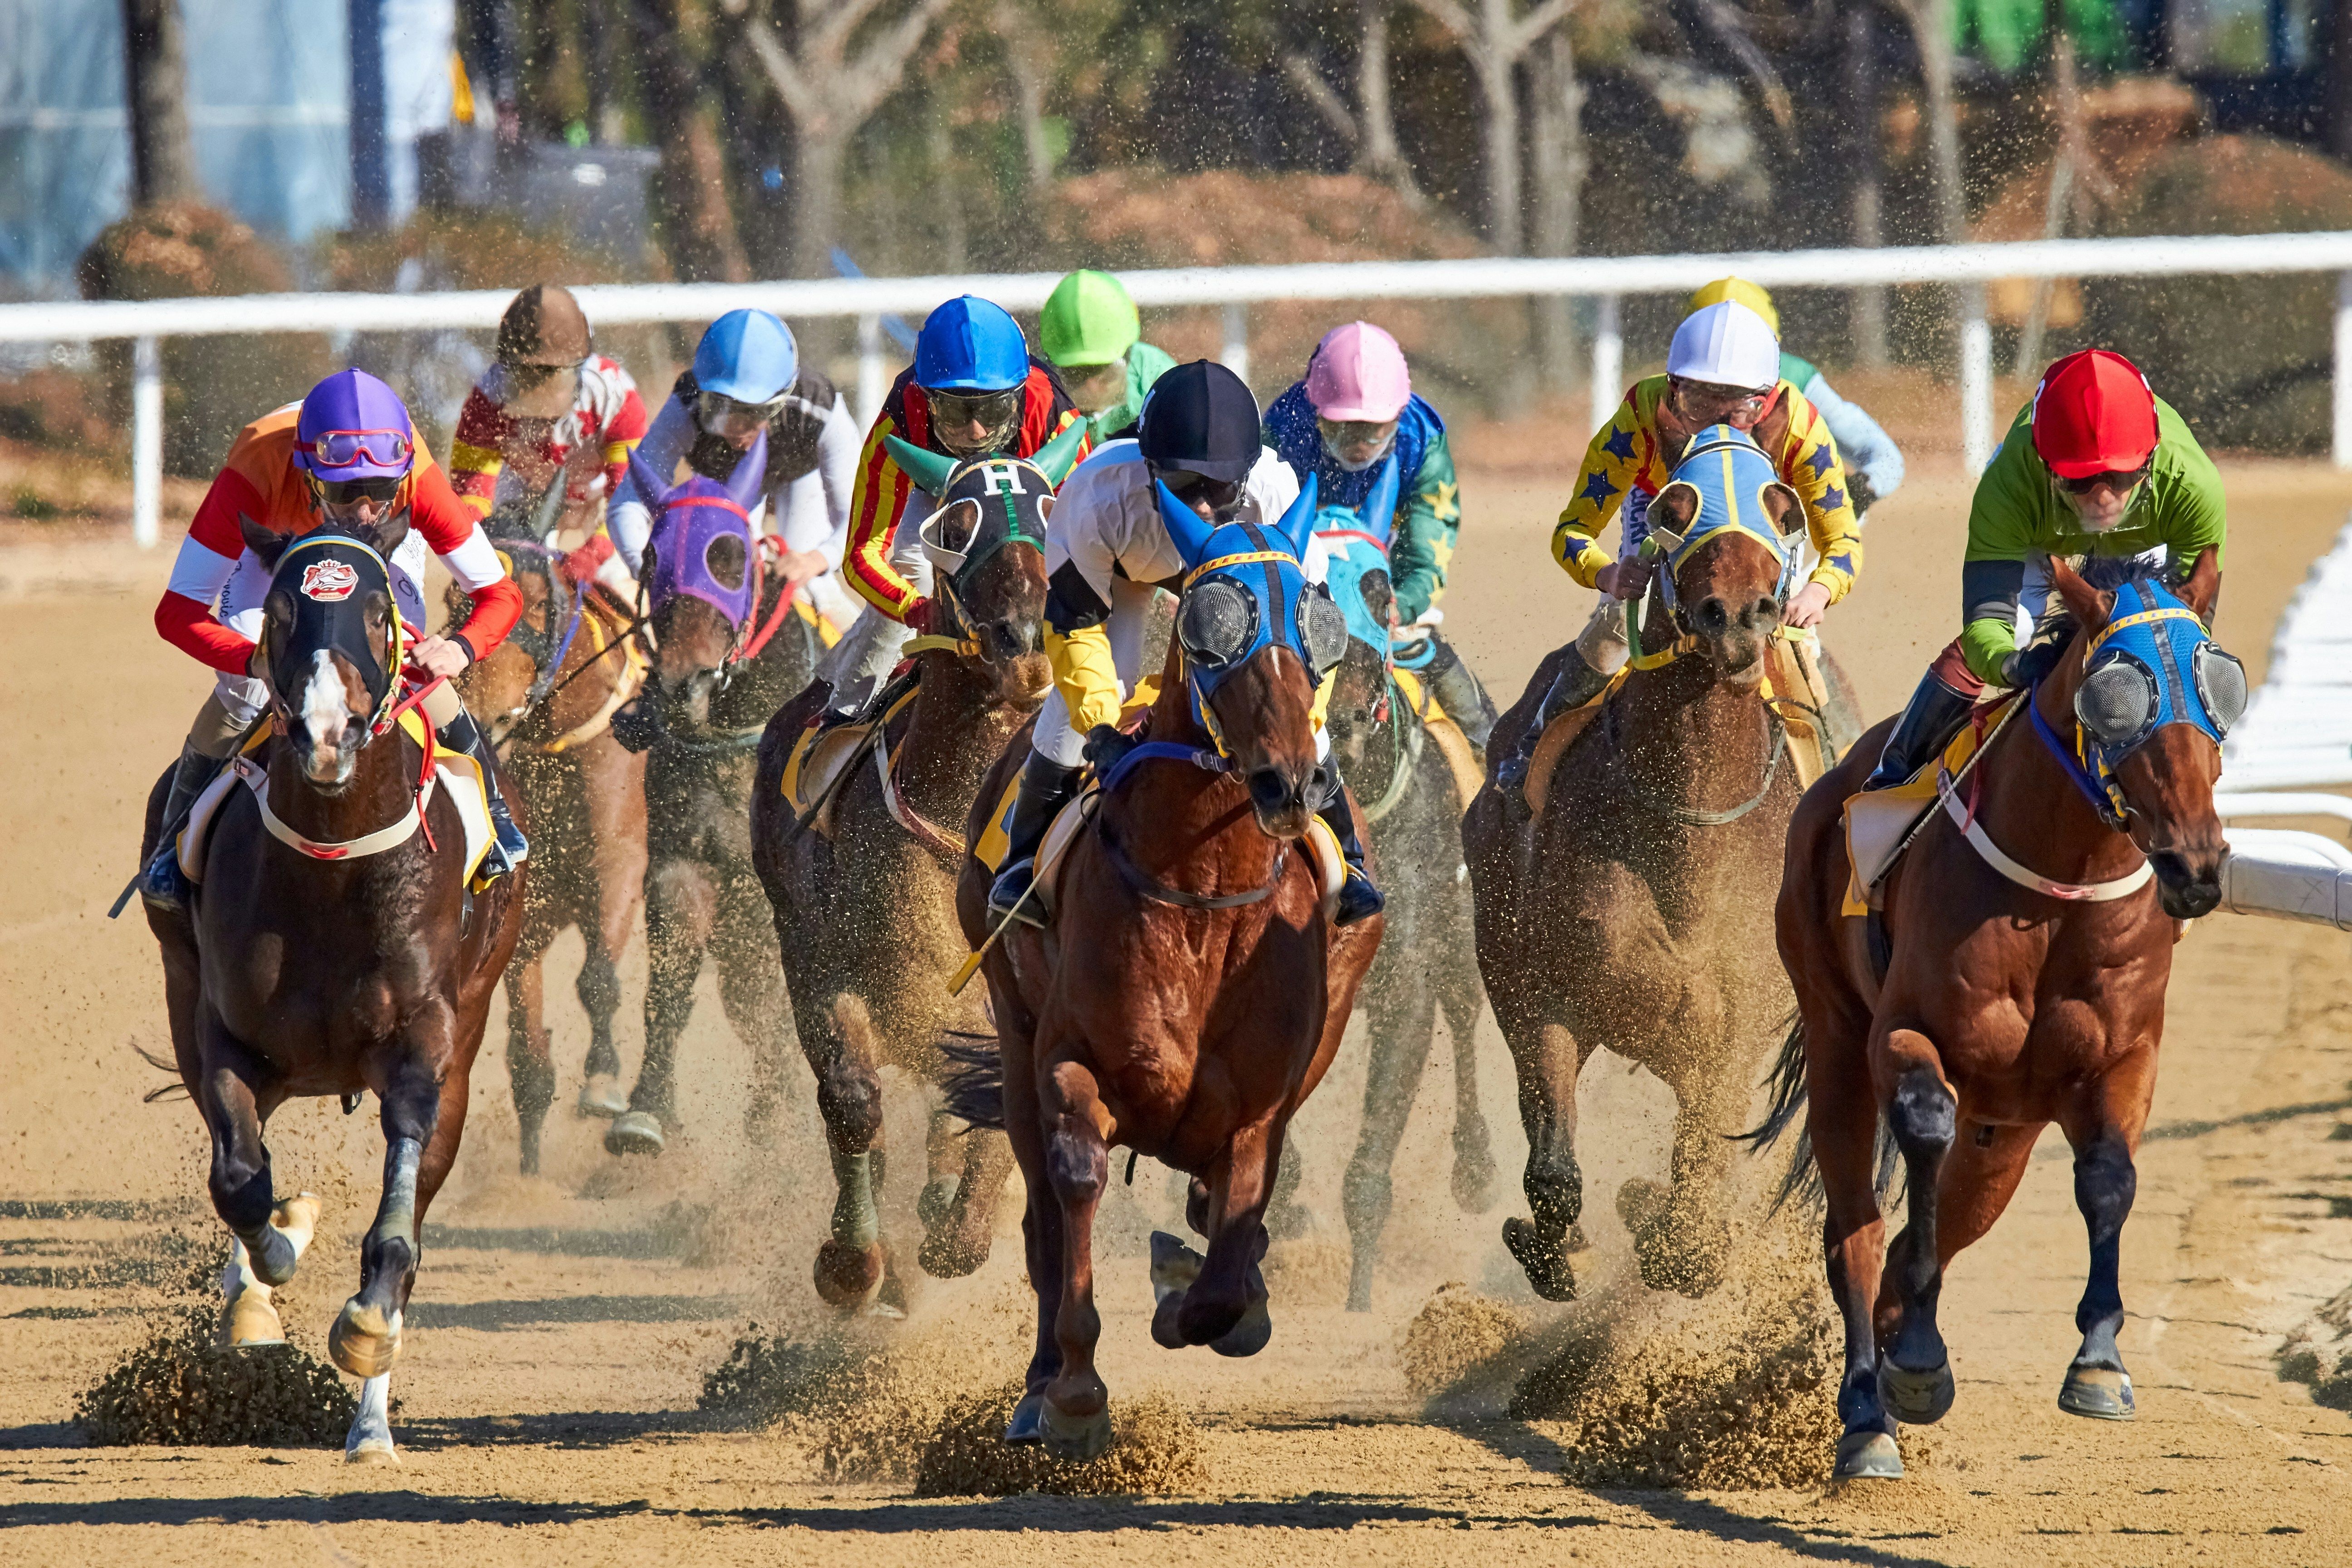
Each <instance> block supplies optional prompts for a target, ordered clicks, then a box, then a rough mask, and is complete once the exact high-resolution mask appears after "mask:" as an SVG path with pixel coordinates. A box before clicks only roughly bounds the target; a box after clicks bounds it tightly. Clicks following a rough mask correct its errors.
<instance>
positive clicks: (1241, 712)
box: [956, 484, 1381, 1459]
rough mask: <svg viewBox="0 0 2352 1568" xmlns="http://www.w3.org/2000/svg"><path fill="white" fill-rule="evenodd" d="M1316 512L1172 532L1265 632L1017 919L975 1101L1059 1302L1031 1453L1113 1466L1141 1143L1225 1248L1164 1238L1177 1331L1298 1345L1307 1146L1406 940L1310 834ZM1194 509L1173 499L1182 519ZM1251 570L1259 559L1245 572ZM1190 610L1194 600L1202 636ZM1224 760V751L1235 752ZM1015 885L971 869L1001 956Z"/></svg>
mask: <svg viewBox="0 0 2352 1568" xmlns="http://www.w3.org/2000/svg"><path fill="white" fill-rule="evenodd" d="M1302 506H1303V512H1302V510H1301V508H1294V509H1293V515H1292V516H1286V518H1285V520H1284V524H1283V526H1282V528H1280V529H1279V530H1276V529H1265V530H1259V529H1256V528H1255V527H1254V526H1251V527H1244V525H1236V524H1227V525H1226V526H1224V527H1223V528H1220V529H1217V530H1215V531H1210V530H1209V529H1208V528H1207V527H1206V526H1205V525H1201V524H1197V523H1195V524H1192V525H1189V528H1190V531H1191V532H1192V534H1194V535H1196V536H1197V537H1193V538H1190V539H1188V538H1187V535H1186V533H1185V532H1184V531H1180V529H1183V528H1185V527H1187V525H1185V524H1183V523H1182V522H1181V519H1176V520H1172V521H1171V535H1172V536H1173V537H1174V538H1175V539H1176V541H1177V542H1178V544H1179V547H1180V549H1181V551H1182V552H1183V554H1184V556H1185V558H1186V559H1187V560H1188V561H1190V562H1192V563H1193V577H1194V579H1195V580H1194V581H1192V582H1191V583H1189V584H1187V585H1186V590H1185V591H1186V593H1187V594H1188V595H1198V594H1199V593H1200V592H1201V590H1202V586H1203V584H1213V585H1215V587H1216V588H1217V590H1218V591H1219V592H1220V593H1221V594H1223V595H1226V596H1227V601H1228V604H1227V607H1231V605H1232V604H1233V603H1234V602H1237V600H1236V599H1235V595H1250V596H1252V597H1254V598H1255V599H1256V601H1257V607H1256V611H1255V616H1254V618H1253V619H1252V621H1251V623H1250V624H1251V626H1254V627H1255V630H1254V631H1252V632H1250V633H1248V634H1247V637H1248V638H1249V639H1254V640H1245V642H1244V646H1243V647H1240V648H1239V649H1234V648H1227V649H1224V650H1223V652H1221V654H1220V656H1219V662H1218V664H1217V666H1216V667H1215V668H1207V669H1204V668H1202V665H1201V664H1200V663H1199V662H1198V661H1197V660H1195V659H1192V658H1187V657H1186V656H1185V654H1184V652H1183V650H1182V648H1181V647H1179V648H1176V649H1172V650H1171V653H1170V656H1169V661H1168V665H1167V668H1166V670H1165V673H1164V674H1163V676H1162V679H1161V684H1160V696H1159V699H1158V700H1157V702H1156V703H1155V704H1154V705H1153V707H1152V708H1151V710H1150V718H1149V721H1148V729H1147V733H1148V734H1149V735H1150V741H1151V742H1152V744H1150V745H1149V746H1147V747H1145V748H1144V749H1142V750H1141V751H1139V752H1135V753H1132V754H1130V755H1129V756H1128V757H1127V758H1126V759H1125V760H1124V761H1123V762H1121V763H1118V764H1115V765H1113V766H1112V767H1111V769H1110V771H1109V773H1108V775H1107V776H1106V780H1105V783H1106V785H1107V787H1106V788H1105V789H1104V791H1103V792H1102V794H1101V795H1100V796H1099V797H1097V798H1098V799H1099V801H1100V805H1099V809H1098V810H1097V811H1096V813H1095V816H1094V817H1093V821H1092V825H1091V826H1090V828H1089V829H1088V830H1087V831H1085V832H1083V833H1082V834H1080V835H1079V837H1077V839H1076V842H1075V843H1074V844H1073V845H1072V847H1070V849H1069V851H1068V854H1067V856H1066V858H1065V860H1064V862H1063V864H1062V866H1061V868H1060V872H1059V879H1058V886H1057V889H1056V891H1055V898H1054V901H1053V916H1052V919H1051V921H1050V922H1049V923H1048V924H1047V925H1046V926H1045V928H1044V929H1043V930H1039V929H1035V928H1033V927H1030V926H1027V925H1024V924H1021V923H1019V922H1013V924H1011V925H1010V927H1009V928H1008V930H1007V932H1006V934H1005V935H1004V936H1003V938H1002V940H1000V941H999V942H997V943H996V944H995V945H994V946H992V947H990V948H989V949H988V950H987V952H986V959H985V963H984V966H983V968H984V973H986V974H987V976H988V988H989V996H990V1000H991V1003H992V1007H993V1011H994V1015H995V1019H996V1029H997V1037H998V1040H999V1042H1000V1048H999V1053H998V1055H997V1056H996V1058H994V1060H993V1062H992V1064H991V1066H990V1068H988V1069H986V1070H985V1071H983V1072H982V1073H981V1074H978V1075H976V1080H975V1082H974V1083H972V1084H968V1085H965V1086H962V1089H964V1090H968V1091H970V1092H960V1093H959V1096H958V1100H957V1103H958V1106H959V1108H960V1109H962V1110H967V1111H968V1112H969V1113H970V1119H971V1120H974V1121H982V1120H985V1119H987V1111H986V1110H985V1109H983V1107H984V1106H985V1104H986V1101H987V1100H989V1099H991V1098H997V1093H996V1091H997V1090H998V1089H1000V1087H1001V1098H997V1105H996V1108H995V1109H996V1110H997V1111H998V1112H999V1114H1000V1115H1001V1118H1002V1124H1003V1127H1004V1128H1005V1130H1006V1131H1008V1132H1009V1133H1010V1134H1011V1135H1012V1140H1013V1153H1014V1156H1015V1157H1016V1158H1017V1159H1018V1160H1019V1162H1020V1165H1021V1173H1022V1177H1023V1179H1024V1184H1025V1185H1026V1187H1027V1191H1028V1208H1027V1213H1026V1215H1025V1216H1024V1222H1023V1229H1024V1233H1025V1235H1026V1237H1027V1240H1028V1260H1029V1280H1030V1284H1031V1286H1032V1287H1033V1288H1034V1289H1035V1291H1036V1294H1037V1342H1036V1350H1035V1353H1034V1356H1033V1357H1032V1358H1031V1361H1030V1363H1029V1371H1028V1377H1027V1393H1026V1394H1025V1395H1024V1397H1023V1399H1022V1401H1021V1403H1020V1405H1018V1406H1017V1408H1016V1409H1015V1411H1014V1413H1013V1420H1012V1423H1011V1425H1010V1426H1008V1427H1007V1428H1006V1431H1005V1439H1006V1441H1008V1442H1014V1443H1032V1442H1040V1441H1042V1442H1043V1443H1044V1444H1045V1447H1046V1449H1047V1451H1048V1452H1049V1453H1052V1454H1053V1455H1055V1457H1057V1458H1068V1459H1084V1458H1092V1457H1094V1456H1095V1455H1097V1454H1099V1453H1100V1452H1102V1450H1103V1448H1104V1447H1106V1446H1107V1445H1108V1443H1109V1441H1110V1436H1111V1422H1110V1411H1109V1394H1108V1390H1107V1389H1106V1388H1105V1386H1104V1384H1103V1382H1102V1379H1101V1378H1100V1377H1099V1376H1098V1375H1097V1373H1096V1371H1095V1367H1094V1352H1095V1342H1096V1341H1097V1338H1098V1337H1099V1335H1100V1332H1101V1327H1102V1324H1101V1319H1100V1317H1099V1316H1098V1314H1097V1312H1096V1310H1095V1306H1094V1247H1093V1230H1094V1218H1095V1211H1096V1208H1097V1205H1099V1203H1100V1202H1101V1199H1102V1195H1103V1190H1104V1187H1105V1186H1106V1184H1108V1179H1109V1173H1110V1151H1111V1150H1112V1149H1114V1148H1116V1147H1118V1146H1119V1145H1122V1144H1123V1145H1125V1146H1126V1147H1128V1148H1129V1149H1130V1150H1132V1151H1134V1152H1136V1153H1138V1154H1149V1155H1150V1156H1151V1157H1152V1158H1154V1159H1156V1160H1159V1161H1160V1162H1161V1163H1165V1164H1167V1165H1170V1166H1172V1167H1173V1168H1175V1169H1177V1170H1180V1171H1183V1172H1185V1173H1189V1174H1190V1175H1191V1176H1192V1189H1191V1201H1190V1203H1189V1205H1188V1217H1189V1219H1190V1220H1191V1223H1192V1226H1193V1228H1194V1229H1195V1230H1197V1231H1199V1232H1201V1233H1202V1234H1203V1235H1205V1236H1206V1237H1208V1238H1209V1240H1208V1252H1207V1257H1206V1258H1205V1259H1203V1258H1200V1257H1198V1256H1196V1255H1194V1254H1192V1251H1191V1249H1190V1248H1188V1247H1184V1246H1183V1244H1182V1243H1181V1242H1179V1241H1178V1240H1177V1239H1176V1238H1175V1237H1168V1236H1155V1237H1154V1238H1153V1242H1152V1254H1153V1258H1152V1280H1153V1285H1154V1287H1155V1289H1157V1290H1158V1292H1159V1297H1160V1301H1159V1308H1158V1310H1157V1311H1156V1312H1155V1314H1154V1316H1153V1318H1152V1325H1151V1332H1152V1338H1153V1339H1154V1340H1156V1341H1157V1342H1159V1343H1160V1344H1161V1345H1163V1346H1166V1347H1168V1348H1170V1349H1180V1348H1181V1347H1183V1346H1186V1345H1199V1344H1206V1345H1211V1346H1213V1347H1214V1348H1215V1349H1216V1350H1217V1351H1218V1352H1220V1353H1222V1354H1226V1355H1251V1354H1255V1353H1256V1352H1257V1351H1258V1350H1260V1349H1261V1348H1263V1347H1264V1345H1265V1342H1266V1340H1267V1338H1268V1337H1269V1336H1270V1335H1271V1333H1272V1332H1273V1321H1272V1318H1271V1317H1270V1315H1269V1313H1268V1311H1267V1307H1266V1290H1265V1280H1264V1279H1263V1277H1262V1276H1261V1274H1260V1272H1259V1268H1258V1260H1259V1259H1260V1258H1262V1257H1263V1256H1264V1254H1265V1245H1266V1234H1265V1205H1266V1203H1267V1201H1268V1199H1269V1198H1270V1197H1271V1196H1272V1195H1273V1186H1274V1176H1275V1173H1276V1169H1277V1168H1278V1166H1279V1164H1280V1163H1281V1158H1282V1144H1283V1136H1284V1132H1285V1131H1286V1128H1287V1127H1288V1125H1289V1122H1290V1119H1291V1117H1292V1116H1293V1115H1294V1114H1296V1113H1297V1110H1298V1108H1299V1106H1300V1105H1301V1104H1303V1103H1304V1102H1305V1101H1306V1099H1307V1096H1308V1095H1309V1094H1311V1093H1313V1092H1314V1089H1315V1086H1316V1085H1317V1084H1318V1083H1319V1082H1320V1081H1321V1080H1322V1078H1323V1074H1324V1072H1325V1070H1326V1069H1328V1068H1329V1066H1330V1065H1331V1058H1332V1057H1333V1056H1334V1055H1335V1054H1336V1053H1337V1051H1338V1049H1339V1037H1340V1035H1341V1034H1342V1033H1343V1032H1344V1031H1345V1030H1346V1027H1347V1022H1348V1016H1349V1012H1350V1011H1351V1010H1352V1009H1353V1006H1354V1004H1355V994H1356V988H1357V986H1358V985H1359V984H1360V983H1361V981H1362V979H1363V975H1364V971H1365V970H1366V968H1368V967H1369V966H1370V963H1371V960H1372V955H1373V952H1374V951H1375V949H1376V948H1377V947H1378V945H1379V942H1380V935H1381V922H1380V920H1379V919H1378V918H1377V917H1375V918H1372V919H1368V920H1365V921H1360V922H1359V923H1358V924H1356V925H1353V926H1350V927H1349V928H1348V929H1347V930H1345V931H1336V932H1335V931H1334V930H1333V929H1332V927H1331V926H1330V924H1329V915H1328V908H1329V906H1328V899H1327V895H1326V891H1325V887H1326V884H1325V882H1324V880H1323V879H1318V874H1317V871H1316V868H1315V865H1314V861H1313V859H1312V858H1310V857H1309V856H1308V855H1307V854H1304V853H1301V852H1300V851H1301V849H1302V846H1301V845H1300V844H1299V843H1298V840H1300V839H1302V838H1304V837H1306V836H1307V832H1308V831H1309V825H1310V823H1311V820H1312V818H1313V816H1314V813H1315V810H1316V807H1317V805H1318V802H1320V801H1321V800H1322V799H1323V798H1324V795H1325V792H1326V790H1327V788H1328V784H1329V774H1328V770H1326V769H1325V768H1323V767H1322V766H1321V765H1320V764H1319V763H1318V761H1317V757H1316V742H1315V733H1314V724H1313V720H1312V717H1311V707H1312V704H1313V702H1314V698H1315V677H1314V674H1313V673H1312V672H1311V671H1310V668H1309V666H1308V664H1307V656H1306V653H1305V647H1304V644H1303V642H1302V639H1301V637H1300V634H1299V632H1298V631H1297V616H1296V615H1293V614H1291V613H1290V608H1291V606H1293V605H1299V604H1301V603H1302V600H1301V595H1302V594H1303V593H1305V592H1307V590H1306V589H1305V585H1304V579H1303V576H1302V574H1301V573H1300V570H1299V568H1298V566H1297V555H1298V554H1299V553H1300V552H1303V551H1304V550H1305V548H1306V539H1307V532H1308V530H1309V527H1310V526H1311V522H1312V518H1313V510H1314V506H1313V487H1312V485H1311V484H1310V485H1309V487H1308V489H1307V494H1306V496H1305V497H1304V498H1302ZM1161 510H1162V512H1163V514H1167V513H1170V512H1173V511H1180V510H1181V505H1180V503H1178V502H1177V501H1176V500H1174V498H1173V497H1172V496H1169V495H1167V494H1166V492H1165V489H1164V487H1163V488H1162V497H1161ZM1186 515H1189V514H1186ZM1277 533H1279V534H1280V535H1282V538H1281V539H1280V540H1277V539H1276V535H1277ZM1283 543H1286V544H1287V547H1288V551H1289V553H1288V555H1287V556H1285V557H1282V558H1281V559H1279V560H1277V559H1276V556H1277V554H1278V552H1279V549H1280V546H1281V545H1282V544H1283ZM1236 556H1238V557H1240V558H1241V560H1242V561H1244V562H1246V563H1248V564H1242V565H1234V564H1224V565H1220V564H1219V563H1220V561H1221V560H1223V561H1228V562H1230V561H1232V560H1233V559H1234V557H1236ZM1203 563H1207V564H1206V565H1205V566H1204V565H1203ZM1326 608H1327V609H1328V605H1327V606H1326ZM1183 617H1184V611H1183V609H1182V607H1181V606H1180V608H1179V610H1178V625H1179V628H1180V640H1181V628H1182V626H1184V624H1185V622H1184V618H1183ZM1226 624H1227V625H1231V624H1232V622H1231V621H1230V620H1228V622H1227V623H1226ZM1285 627H1287V628H1289V630H1288V632H1287V634H1286V635H1285V634H1283V632H1282V631H1281V628H1285ZM1342 640H1344V638H1343V639H1342ZM1203 708H1205V710H1207V711H1208V712H1210V713H1211V714H1213V716H1214V719H1215V722H1216V729H1217V731H1218V738H1217V739H1213V738H1212V736H1211V733H1210V731H1209V730H1208V729H1207V728H1205V727H1204V726H1203V725H1202V721H1201V719H1200V717H1199V712H1200V710H1202V709H1203ZM1220 743H1222V753H1223V754H1222V755H1220V752H1218V751H1216V750H1212V749H1211V748H1213V747H1216V746H1219V745H1220ZM1027 754H1028V745H1027V741H1026V737H1025V735H1024V736H1022V737H1018V738H1016V739H1015V740H1014V742H1013V744H1012V745H1011V746H1010V747H1009V748H1007V750H1006V752H1005V754H1004V756H1003V758H1002V759H1000V760H999V762H998V763H997V765H996V768H995V769H994V771H993V772H992V773H991V775H990V778H989V782H988V784H986V785H985V786H984V787H983V788H982V792H981V796H980V801H981V804H979V805H975V807H974V809H973V813H972V816H971V820H970V822H969V823H968V824H967V827H966V833H967V837H971V838H972V839H974V840H976V839H977V837H978V836H979V834H980V832H981V830H982V826H983V824H984V822H985V819H986V817H987V815H988V813H989V810H990V805H989V803H992V802H994V801H996V800H997V799H998V798H1000V796H1001V795H1002V794H1003V790H1004V788H1005V787H1006V786H1007V785H1008V784H1010V783H1011V781H1012V780H1013V778H1014V777H1015V776H1016V774H1017V773H1018V772H1019V771H1020V769H1021V766H1022V764H1023V763H1024V759H1025V758H1026V756H1027ZM1203 763H1211V764H1214V768H1215V771H1211V768H1210V767H1208V766H1204V765H1203ZM990 881H991V873H990V872H989V870H988V868H986V867H984V866H983V865H982V863H981V862H980V861H979V860H978V859H976V858H967V859H966V861H965V863H964V868H963V874H962V877H961V880H960V882H959V884H958V887H957V889H956V907H957V912H958V914H959V915H960V916H961V920H962V922H963V930H964V934H965V935H966V937H967V938H968V939H970V941H971V942H972V943H973V944H974V946H975V947H977V946H979V945H980V944H981V943H982V942H983V941H984V940H986V937H987V935H988V931H989V917H988V892H989V885H990ZM1330 886H1331V887H1332V888H1333V889H1335V890H1336V886H1337V884H1336V882H1334V883H1331V884H1330ZM998 1074H1001V1086H1000V1085H999V1084H998V1083H997V1082H995V1081H994V1079H995V1077H996V1075H998Z"/></svg>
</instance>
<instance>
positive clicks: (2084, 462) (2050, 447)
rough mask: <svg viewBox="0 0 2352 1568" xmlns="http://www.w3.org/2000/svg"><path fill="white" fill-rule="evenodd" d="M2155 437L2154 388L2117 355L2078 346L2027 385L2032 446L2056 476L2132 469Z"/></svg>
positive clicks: (2153, 444)
mask: <svg viewBox="0 0 2352 1568" xmlns="http://www.w3.org/2000/svg"><path fill="white" fill-rule="evenodd" d="M2157 438H2158V437H2157V428H2156V394H2155V392H2153V391H2152V390H2150V388H2149V386H2148V384H2147V376H2145V375H2143V374H2140V369H2139V366H2137V365H2136V364H2134V363H2132V362H2131V361H2129V360H2127V359H2126V358H2124V356H2123V355H2121V354H2119V353H2115V352H2114V351H2113V350H2110V349H2084V350H2082V351H2080V352H2079V353H2071V354H2068V355H2067V356H2066V357H2065V358H2064V359H2062V360H2060V361H2058V362H2057V363H2055V364H2053V365H2052V366H2051V367H2050V368H2049V369H2048V370H2046V371H2044V372H2042V384H2041V385H2040V386H2038V387H2036V388H2034V390H2033V449H2034V451H2035V452H2037V453H2039V454H2040V455H2041V458H2042V461H2043V462H2044V463H2047V464H2048V465H2049V466H2050V471H2051V472H2052V473H2053V474H2055V475H2057V476H2058V477H2059V478H2060V479H2091V478H2093V477H2094V476H2095V475H2101V474H2116V475H2131V474H2136V473H2137V471H2138V470H2139V469H2141V468H2145V467H2146V466H2147V460H2148V458H2150V457H2151V456H2152V455H2153V454H2154V453H2155V451H2156V445H2157Z"/></svg>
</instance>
